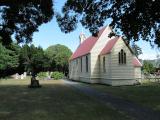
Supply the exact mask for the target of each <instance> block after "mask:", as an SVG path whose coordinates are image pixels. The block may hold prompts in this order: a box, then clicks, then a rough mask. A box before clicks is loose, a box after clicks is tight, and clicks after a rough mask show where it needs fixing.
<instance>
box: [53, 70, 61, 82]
mask: <svg viewBox="0 0 160 120" xmlns="http://www.w3.org/2000/svg"><path fill="white" fill-rule="evenodd" d="M63 76H64V74H63V73H62V72H58V71H56V72H53V73H52V74H51V78H53V79H55V80H58V79H62V78H63Z"/></svg>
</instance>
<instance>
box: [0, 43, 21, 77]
mask: <svg viewBox="0 0 160 120" xmlns="http://www.w3.org/2000/svg"><path fill="white" fill-rule="evenodd" d="M18 66H19V46H18V45H16V44H15V43H12V44H10V45H9V46H7V47H4V46H3V45H2V44H1V43H0V77H2V76H6V75H10V74H12V73H15V72H16V69H17V68H18Z"/></svg>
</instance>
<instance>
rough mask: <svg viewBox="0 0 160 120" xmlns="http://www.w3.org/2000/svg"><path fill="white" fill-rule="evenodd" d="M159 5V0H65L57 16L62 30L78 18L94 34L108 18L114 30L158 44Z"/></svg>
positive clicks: (159, 30) (135, 38)
mask: <svg viewBox="0 0 160 120" xmlns="http://www.w3.org/2000/svg"><path fill="white" fill-rule="evenodd" d="M159 8H160V4H159V0H67V1H66V3H65V4H64V6H63V8H62V15H61V14H57V15H56V18H57V22H58V24H59V26H60V28H61V30H62V31H63V32H65V33H68V32H71V31H73V30H75V29H76V28H77V24H78V23H79V22H80V23H81V24H82V26H84V27H85V28H87V29H89V31H90V32H91V33H92V34H93V35H95V36H96V35H97V32H98V29H99V28H100V27H102V26H104V25H105V24H106V20H108V21H111V22H110V26H112V28H113V29H114V32H116V33H117V34H118V31H122V34H123V35H124V36H125V37H126V38H127V39H128V40H133V39H134V40H135V41H138V40H145V41H149V42H151V43H154V44H156V45H158V46H159V47H160V22H159V21H160V9H159Z"/></svg>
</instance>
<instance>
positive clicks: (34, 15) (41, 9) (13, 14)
mask: <svg viewBox="0 0 160 120" xmlns="http://www.w3.org/2000/svg"><path fill="white" fill-rule="evenodd" d="M53 14H54V12H53V1H52V0H1V1H0V15H1V17H0V26H1V27H0V36H1V37H2V43H3V44H5V45H6V44H7V45H8V44H9V43H11V42H12V39H11V36H12V35H13V34H14V37H15V39H16V40H17V41H18V42H19V43H20V42H27V43H28V42H31V41H32V36H33V33H34V32H36V31H38V27H39V26H40V25H42V24H43V23H47V22H49V21H50V20H51V19H52V17H53Z"/></svg>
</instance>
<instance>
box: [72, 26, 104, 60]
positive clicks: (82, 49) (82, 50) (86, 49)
mask: <svg viewBox="0 0 160 120" xmlns="http://www.w3.org/2000/svg"><path fill="white" fill-rule="evenodd" d="M105 28H106V27H103V28H102V29H101V30H100V31H99V33H98V37H94V36H90V37H88V38H87V39H86V40H84V41H83V42H82V43H81V44H80V45H79V47H78V48H77V50H76V51H75V52H74V53H73V54H72V56H71V58H70V60H72V59H75V58H78V57H81V56H83V55H86V54H88V53H90V51H91V49H92V48H93V46H94V45H95V43H96V41H97V40H98V39H99V37H100V36H101V35H102V33H103V31H104V30H105Z"/></svg>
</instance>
